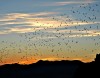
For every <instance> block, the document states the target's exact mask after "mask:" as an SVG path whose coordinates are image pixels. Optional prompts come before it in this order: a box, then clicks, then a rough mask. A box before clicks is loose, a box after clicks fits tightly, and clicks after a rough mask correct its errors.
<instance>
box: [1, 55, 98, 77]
mask: <svg viewBox="0 0 100 78" xmlns="http://www.w3.org/2000/svg"><path fill="white" fill-rule="evenodd" d="M99 70H100V54H97V55H96V58H95V61H93V62H90V63H83V62H81V61H78V60H73V61H68V60H66V61H65V60H62V61H42V60H40V61H38V62H37V63H34V64H30V65H19V64H6V65H3V66H0V78H87V77H89V78H91V77H92V78H100V75H99Z"/></svg>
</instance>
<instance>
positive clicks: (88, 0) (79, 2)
mask: <svg viewBox="0 0 100 78" xmlns="http://www.w3.org/2000/svg"><path fill="white" fill-rule="evenodd" d="M94 2H96V1H94V0H84V1H82V0H76V1H74V0H70V1H58V2H51V3H50V2H49V3H47V2H46V3H45V4H44V5H43V6H64V5H69V4H70V5H71V4H87V3H94Z"/></svg>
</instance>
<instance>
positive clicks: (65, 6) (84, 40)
mask: <svg viewBox="0 0 100 78" xmlns="http://www.w3.org/2000/svg"><path fill="white" fill-rule="evenodd" d="M97 53H100V0H0V65H1V64H11V63H20V64H24V63H25V64H30V63H35V62H37V61H38V60H51V61H54V60H81V61H83V62H90V61H93V59H94V58H95V56H96V54H97Z"/></svg>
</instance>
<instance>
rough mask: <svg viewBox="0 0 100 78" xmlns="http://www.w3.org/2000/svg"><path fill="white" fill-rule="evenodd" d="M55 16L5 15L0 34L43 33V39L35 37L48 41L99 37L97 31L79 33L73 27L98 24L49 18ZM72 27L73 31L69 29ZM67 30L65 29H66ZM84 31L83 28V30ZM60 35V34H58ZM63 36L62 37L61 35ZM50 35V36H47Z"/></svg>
mask: <svg viewBox="0 0 100 78" xmlns="http://www.w3.org/2000/svg"><path fill="white" fill-rule="evenodd" d="M51 14H52V15H55V14H57V13H55V12H41V13H26V14H25V13H11V14H6V15H4V17H2V18H0V22H1V24H0V34H9V33H31V32H33V33H34V32H35V31H36V32H37V33H39V31H41V32H45V35H44V37H41V35H43V34H42V33H40V35H38V34H37V35H36V36H37V38H39V39H47V38H48V39H49V38H57V36H59V37H61V38H65V37H89V36H97V35H100V33H99V31H98V32H96V33H93V32H94V31H96V30H89V31H87V30H84V31H79V30H80V28H78V29H75V26H76V27H77V26H78V27H79V25H80V26H81V27H82V26H83V25H91V24H93V25H95V24H98V23H99V22H91V21H90V22H89V21H88V22H82V21H76V20H74V19H73V18H71V17H69V18H66V17H65V16H55V17H51V16H50V15H51ZM66 20H67V21H66ZM70 27H73V29H70ZM66 28H67V29H66ZM83 29H84V28H83ZM59 33H60V34H59ZM62 34H63V35H62ZM48 35H50V36H48Z"/></svg>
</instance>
